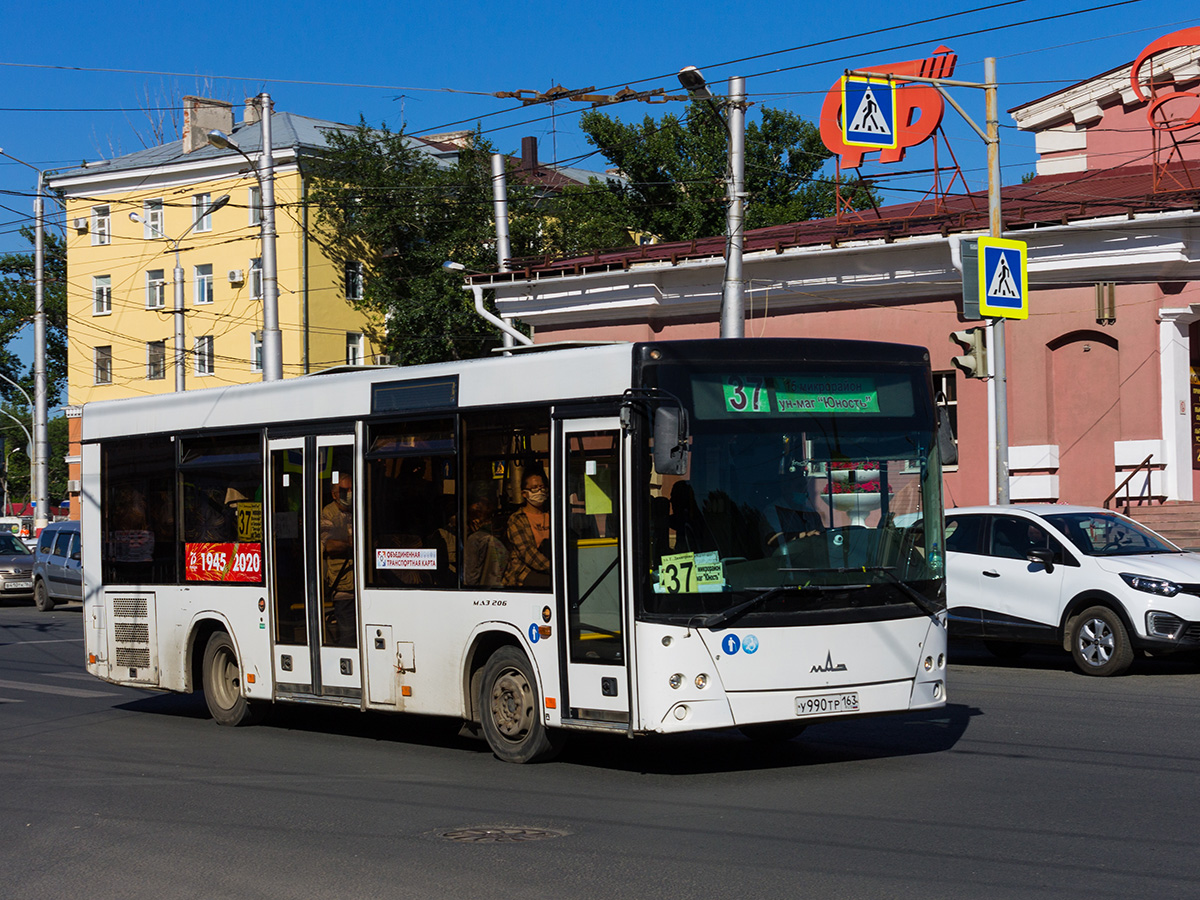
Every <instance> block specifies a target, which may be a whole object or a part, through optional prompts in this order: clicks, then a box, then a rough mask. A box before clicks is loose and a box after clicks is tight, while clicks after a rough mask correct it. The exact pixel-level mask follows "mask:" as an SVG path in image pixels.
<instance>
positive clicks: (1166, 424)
mask: <svg viewBox="0 0 1200 900" xmlns="http://www.w3.org/2000/svg"><path fill="white" fill-rule="evenodd" d="M1158 316H1159V326H1158V358H1159V367H1160V372H1159V379H1160V380H1161V382H1162V441H1163V447H1164V448H1165V453H1166V460H1165V462H1166V465H1167V470H1166V472H1164V473H1163V490H1164V491H1165V492H1166V495H1167V499H1168V500H1191V499H1192V415H1191V408H1192V395H1191V394H1192V386H1191V353H1190V346H1189V341H1188V326H1189V325H1191V324H1192V323H1193V322H1195V321H1196V320H1197V319H1200V308H1197V307H1196V306H1189V307H1187V308H1184V309H1160V310H1159V311H1158Z"/></svg>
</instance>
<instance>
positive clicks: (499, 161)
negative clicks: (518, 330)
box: [492, 153, 513, 356]
mask: <svg viewBox="0 0 1200 900" xmlns="http://www.w3.org/2000/svg"><path fill="white" fill-rule="evenodd" d="M492 212H493V217H494V218H495V220H496V265H498V266H499V267H500V271H501V272H507V271H509V268H508V261H509V260H510V259H511V258H512V244H511V243H510V241H509V238H508V181H507V180H506V178H505V174H504V154H502V153H493V154H492ZM503 335H504V349H505V354H504V355H505V356H511V355H512V354H510V353H508V352H507V351H508V350H509V349H510V348H511V347H512V346H513V336H512V335H511V334H509V333H508V332H507V331H505V332H503Z"/></svg>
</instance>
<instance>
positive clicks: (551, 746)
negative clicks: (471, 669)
mask: <svg viewBox="0 0 1200 900" xmlns="http://www.w3.org/2000/svg"><path fill="white" fill-rule="evenodd" d="M479 718H480V720H481V724H482V725H483V736H484V737H485V738H487V742H488V746H490V747H491V748H492V752H493V753H494V754H496V758H497V759H501V760H503V761H504V762H512V763H527V762H537V761H538V760H543V759H550V758H551V757H553V756H554V755H555V754H557V753H558V751H559V750H560V749H562V743H563V741H562V738H561V736H551V733H550V732H549V731H548V730H547V729H546V726H545V725H544V724H543V722H542V704H541V701H540V699H539V698H538V693H537V680H536V679H535V678H534V676H533V666H532V665H531V664H530V662H529V660H528V658H526V656H525V654H524V653H522V652H521V651H520V650H518V649H517V648H516V647H501V648H500V649H499V650H497V651H496V652H495V653H493V654H492V656H491V658H490V659H489V660H488V661H487V665H486V666H484V669H483V678H482V679H481V680H480V688H479Z"/></svg>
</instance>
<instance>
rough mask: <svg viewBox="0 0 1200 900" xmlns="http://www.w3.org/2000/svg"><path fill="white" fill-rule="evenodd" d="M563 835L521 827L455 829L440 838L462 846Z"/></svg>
mask: <svg viewBox="0 0 1200 900" xmlns="http://www.w3.org/2000/svg"><path fill="white" fill-rule="evenodd" d="M565 835H566V832H565V831H555V830H554V829H552V828H521V827H514V828H509V827H501V828H455V829H454V830H453V831H443V832H442V837H444V838H445V839H446V840H448V841H458V842H459V843H463V844H515V843H519V842H521V841H545V840H549V839H550V838H557V837H564V836H565Z"/></svg>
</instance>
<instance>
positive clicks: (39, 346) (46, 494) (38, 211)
mask: <svg viewBox="0 0 1200 900" xmlns="http://www.w3.org/2000/svg"><path fill="white" fill-rule="evenodd" d="M0 156H4V157H7V158H8V159H11V160H12V161H13V162H16V163H20V164H21V165H23V166H26V167H27V168H30V169H33V171H35V172H37V176H38V178H37V194H36V195H35V196H34V198H33V233H34V239H33V270H34V276H33V277H34V282H33V394H34V397H35V398H36V402H35V403H34V405H33V439H32V444H33V470H34V479H33V481H34V484H32V485H30V494H31V495H33V497H34V500H33V504H34V513H33V515H34V533H37V532H38V531H40V530H41V529H42V528H44V527H45V526H46V524H47V523H49V521H50V518H49V515H50V513H49V510H50V477H49V475H50V470H49V466H48V464H49V461H50V437H49V432H48V431H47V429H46V419H47V410H46V404H47V398H46V394H47V387H46V250H45V248H46V218H45V215H44V209H43V198H44V196H45V180H46V173H45V172H43V171H42V170H41V169H39V168H38V167H37V166H35V165H33V164H32V163H27V162H25V160H23V159H17V157H15V156H13V155H12V154H11V153H5V152H4V151H3V150H0ZM26 399H28V397H27V398H26Z"/></svg>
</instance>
